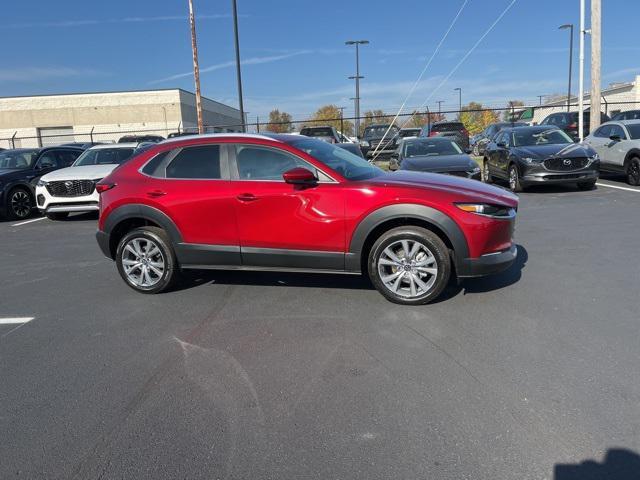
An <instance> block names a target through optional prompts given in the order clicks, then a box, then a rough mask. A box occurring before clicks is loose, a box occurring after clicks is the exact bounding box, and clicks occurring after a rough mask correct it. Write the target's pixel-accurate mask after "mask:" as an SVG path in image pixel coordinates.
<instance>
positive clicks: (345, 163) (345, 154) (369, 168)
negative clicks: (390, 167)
mask: <svg viewBox="0 0 640 480" xmlns="http://www.w3.org/2000/svg"><path fill="white" fill-rule="evenodd" d="M285 141H286V142H287V143H288V144H289V145H291V146H293V147H295V148H297V149H299V150H302V151H303V152H305V153H307V154H308V155H311V156H312V157H313V158H315V159H317V160H318V161H320V162H322V163H324V164H325V165H327V166H328V167H329V168H331V169H332V170H335V171H336V172H338V173H339V174H340V175H342V176H343V177H344V178H346V179H347V180H367V179H369V178H374V177H377V176H379V175H382V174H383V173H384V172H383V171H382V170H381V169H380V168H378V167H376V166H375V165H371V164H370V163H369V162H367V161H366V160H365V159H363V158H361V157H359V156H357V155H355V154H353V153H351V152H349V151H347V150H345V149H343V148H340V147H335V146H333V145H332V144H330V143H325V142H321V141H319V140H314V139H312V138H308V139H305V138H304V137H297V138H295V139H293V140H289V139H287V140H285Z"/></svg>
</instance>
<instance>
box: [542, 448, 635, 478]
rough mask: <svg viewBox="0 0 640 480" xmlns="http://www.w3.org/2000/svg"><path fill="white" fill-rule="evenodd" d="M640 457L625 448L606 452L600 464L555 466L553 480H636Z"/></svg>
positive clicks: (594, 461) (590, 462)
mask: <svg viewBox="0 0 640 480" xmlns="http://www.w3.org/2000/svg"><path fill="white" fill-rule="evenodd" d="M639 478H640V455H638V454H637V453H635V452H633V451H631V450H627V449H625V448H611V449H609V450H607V453H606V455H605V457H604V461H603V462H602V463H598V462H597V461H596V460H585V461H583V462H581V463H578V464H556V465H555V466H554V469H553V480H638V479H639Z"/></svg>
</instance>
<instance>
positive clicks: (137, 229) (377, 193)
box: [96, 134, 518, 305]
mask: <svg viewBox="0 0 640 480" xmlns="http://www.w3.org/2000/svg"><path fill="white" fill-rule="evenodd" d="M220 180H224V181H220ZM97 190H98V191H99V192H100V196H101V198H100V205H101V210H100V219H99V221H98V232H97V233H96V238H97V240H98V244H99V245H100V248H101V249H102V251H103V252H104V254H105V255H106V256H107V257H109V258H111V259H113V260H115V262H116V265H117V268H118V271H119V273H120V275H121V276H122V278H123V280H124V281H125V283H126V284H127V285H128V286H130V287H131V288H133V289H135V290H137V291H139V292H142V293H158V292H161V291H163V290H166V289H168V288H169V287H170V286H171V284H172V283H173V282H174V281H175V280H176V279H177V277H178V276H179V274H180V272H181V270H183V269H194V268H196V269H201V268H213V269H234V270H238V269H240V270H289V271H291V270H292V271H298V272H300V271H304V272H306V271H313V272H322V273H351V274H362V273H364V274H368V275H369V277H370V278H371V280H372V282H373V284H374V285H375V287H376V288H377V289H378V290H379V291H380V293H381V294H382V295H384V296H385V297H386V298H387V299H389V300H391V301H394V302H397V303H401V304H408V305H417V304H423V303H427V302H429V301H431V300H433V299H435V298H437V297H438V296H439V295H440V293H441V292H442V290H443V289H444V287H445V285H446V284H447V282H448V280H449V277H450V275H451V273H452V271H453V269H452V265H455V273H456V274H457V275H458V277H461V278H464V277H475V276H481V275H487V274H491V273H496V272H499V271H501V270H504V269H505V268H507V267H508V266H509V265H510V264H511V263H512V262H513V261H514V259H515V258H516V254H517V249H516V246H515V244H514V243H513V240H512V234H513V229H514V222H515V216H516V209H517V206H518V200H517V197H516V196H515V195H513V194H511V193H510V192H507V191H505V190H504V189H500V188H495V187H492V186H489V185H485V184H482V183H480V182H475V181H471V180H467V179H464V178H456V177H451V176H447V175H435V174H428V173H418V172H408V171H402V172H396V173H386V172H384V171H383V170H381V169H380V168H378V167H376V166H374V165H371V164H370V163H368V162H367V161H366V160H363V159H362V158H359V157H357V156H355V155H353V154H351V153H349V152H348V151H346V150H344V149H342V148H339V147H337V146H335V145H331V144H329V143H326V142H322V141H319V140H317V139H313V138H309V137H305V136H302V135H297V136H294V135H276V134H274V135H268V136H266V135H248V134H227V135H213V136H208V135H207V136H198V137H186V138H177V139H174V140H168V141H166V142H163V143H162V144H159V145H155V146H153V147H152V148H150V149H149V150H147V151H146V152H144V153H143V154H141V155H138V156H136V157H135V158H133V159H131V160H130V161H129V162H127V163H125V164H124V165H122V166H121V167H120V168H118V169H116V170H114V171H113V173H111V175H109V176H108V177H106V178H104V179H103V180H102V181H101V182H99V183H98V185H97Z"/></svg>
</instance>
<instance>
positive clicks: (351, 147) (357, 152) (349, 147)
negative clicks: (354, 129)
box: [336, 143, 364, 158]
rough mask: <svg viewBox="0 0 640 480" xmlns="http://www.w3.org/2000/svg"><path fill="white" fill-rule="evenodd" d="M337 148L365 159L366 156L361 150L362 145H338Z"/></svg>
mask: <svg viewBox="0 0 640 480" xmlns="http://www.w3.org/2000/svg"><path fill="white" fill-rule="evenodd" d="M336 147H340V148H342V149H344V150H346V151H347V152H351V153H353V154H354V155H357V156H359V157H360V158H364V155H363V154H362V149H361V148H360V145H358V144H357V143H338V144H336Z"/></svg>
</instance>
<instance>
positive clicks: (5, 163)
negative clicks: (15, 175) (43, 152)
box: [0, 149, 39, 168]
mask: <svg viewBox="0 0 640 480" xmlns="http://www.w3.org/2000/svg"><path fill="white" fill-rule="evenodd" d="M38 151H39V150H37V149H33V150H5V151H3V152H0V168H29V167H31V166H32V165H33V161H34V160H35V158H36V157H37V156H38Z"/></svg>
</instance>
